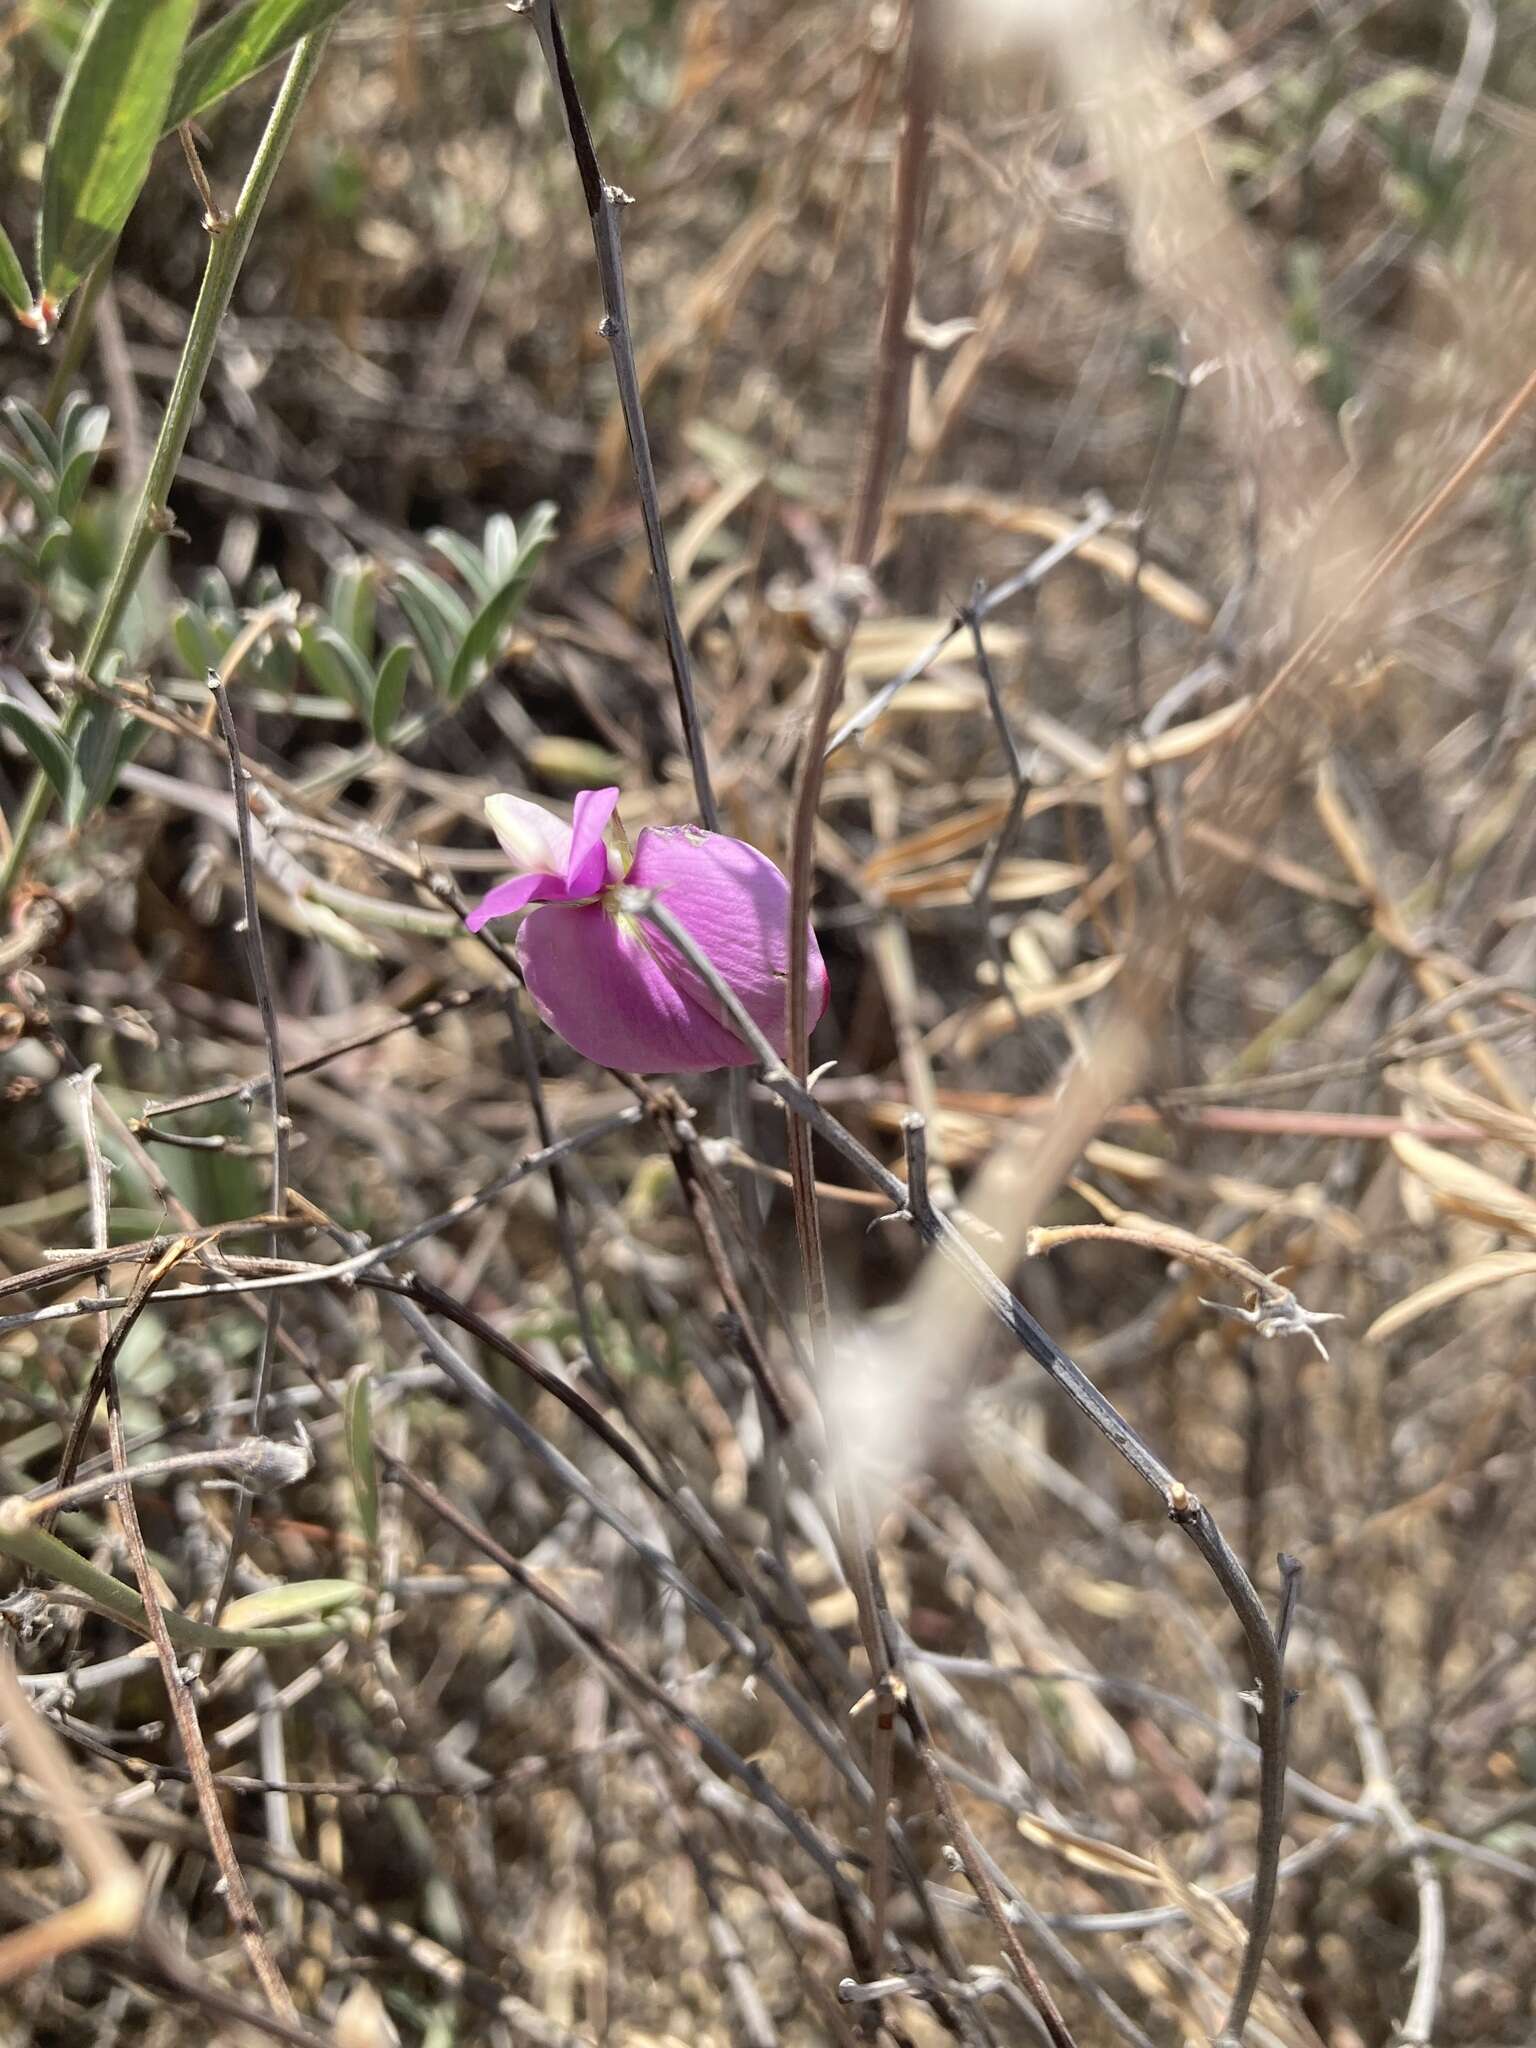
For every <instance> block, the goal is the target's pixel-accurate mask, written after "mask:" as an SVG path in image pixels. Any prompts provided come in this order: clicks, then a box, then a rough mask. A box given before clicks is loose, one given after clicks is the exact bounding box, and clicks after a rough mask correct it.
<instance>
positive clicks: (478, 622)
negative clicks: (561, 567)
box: [448, 508, 553, 704]
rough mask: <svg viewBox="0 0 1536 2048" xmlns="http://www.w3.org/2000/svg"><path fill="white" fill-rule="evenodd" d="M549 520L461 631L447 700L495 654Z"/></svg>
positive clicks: (530, 576) (540, 549)
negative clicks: (488, 601)
mask: <svg viewBox="0 0 1536 2048" xmlns="http://www.w3.org/2000/svg"><path fill="white" fill-rule="evenodd" d="M540 509H543V508H540ZM552 524H553V516H551V518H550V519H549V520H547V521H545V522H544V524H543V526H542V528H541V529H539V530H538V531H536V532H535V533H534V538H533V539H532V541H530V542H526V543H525V544H524V547H523V550H522V552H521V554H520V555H519V556H518V561H517V567H516V568H515V569H514V570H513V572H512V575H511V576H510V578H509V579H508V580H507V581H506V582H505V583H504V584H503V585H502V586H501V588H500V590H498V591H497V593H496V595H495V596H494V597H493V598H492V599H491V601H490V603H489V604H487V605H486V606H485V607H484V609H483V610H482V611H481V612H480V614H479V616H478V617H477V618H476V619H475V621H474V624H473V625H472V626H471V627H470V629H469V631H468V632H467V633H466V634H465V635H464V639H463V641H462V642H461V644H460V647H459V652H458V655H457V658H456V659H455V661H454V664H453V673H452V675H451V676H450V678H449V681H448V701H449V703H450V704H457V703H458V702H459V701H460V700H461V699H462V698H463V697H464V696H465V695H466V694H467V692H468V691H469V689H470V687H471V685H472V684H473V683H474V682H475V680H476V678H477V675H478V672H479V671H480V670H481V669H482V668H483V667H484V665H485V664H487V663H488V662H490V661H492V660H493V659H494V658H495V654H496V648H497V645H498V643H499V641H500V639H501V636H502V634H503V633H504V632H505V631H506V629H507V626H508V625H509V624H510V622H511V621H512V620H513V619H514V618H515V617H516V616H517V614H518V612H519V611H520V610H521V609H522V603H523V599H524V598H525V597H526V596H527V594H528V586H529V584H530V583H531V582H532V581H533V572H534V570H535V569H536V568H537V567H538V561H539V557H540V555H542V554H543V552H544V549H545V548H546V546H547V545H548V536H549V530H550V527H551V526H552ZM530 530H532V529H530Z"/></svg>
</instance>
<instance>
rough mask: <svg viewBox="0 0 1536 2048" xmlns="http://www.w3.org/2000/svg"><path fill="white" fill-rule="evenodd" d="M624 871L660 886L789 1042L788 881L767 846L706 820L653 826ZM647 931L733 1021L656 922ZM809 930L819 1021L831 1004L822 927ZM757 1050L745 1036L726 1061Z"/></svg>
mask: <svg viewBox="0 0 1536 2048" xmlns="http://www.w3.org/2000/svg"><path fill="white" fill-rule="evenodd" d="M627 879H628V881H629V883H630V885H631V886H632V887H634V888H636V889H654V890H655V891H656V893H657V896H658V898H659V900H660V901H661V903H662V905H663V907H664V908H665V909H667V910H669V911H670V912H671V913H672V915H673V916H674V917H675V918H676V919H677V921H678V923H679V924H681V925H682V926H683V927H684V928H685V930H686V931H687V932H688V934H689V936H690V937H691V938H693V939H694V940H696V941H697V943H698V946H699V949H700V951H701V952H702V953H703V954H704V956H705V958H706V959H707V960H708V961H709V963H710V965H711V966H712V967H713V968H714V969H715V970H716V972H717V973H718V974H719V976H720V978H721V980H722V981H724V982H725V983H726V985H727V987H729V988H730V990H731V991H732V993H733V994H734V995H735V996H736V998H737V1000H738V1001H739V1002H740V1003H741V1005H742V1007H743V1009H745V1010H746V1012H747V1014H748V1015H749V1016H750V1017H751V1018H752V1020H753V1022H754V1023H755V1024H756V1025H757V1026H758V1028H759V1029H760V1030H761V1031H762V1033H763V1035H764V1036H765V1037H766V1038H767V1039H768V1041H769V1043H770V1044H771V1045H772V1047H773V1049H774V1051H775V1052H777V1053H779V1054H780V1055H781V1056H782V1055H783V1054H784V1053H785V1051H786V1050H787V1044H788V1014H787V996H788V992H789V946H788V939H789V884H788V882H787V881H786V880H785V879H784V876H783V875H782V874H781V873H780V872H779V870H778V869H777V868H776V867H775V866H774V864H773V862H772V861H771V860H769V858H768V856H767V855H766V854H764V853H759V852H758V850H757V848H756V847H755V846H748V845H747V844H746V842H745V841H744V840H741V839H731V838H728V837H727V836H726V835H725V834H724V833H721V832H706V831H705V830H704V828H703V827H702V826H701V825H671V826H660V827H657V826H650V827H647V829H646V830H645V831H644V832H642V833H641V834H640V837H639V839H638V840H637V841H636V844H635V858H634V863H633V865H632V866H631V868H630V870H629V875H628V877H627ZM646 937H647V942H648V944H649V946H650V949H651V951H652V953H653V954H654V955H655V957H656V959H657V960H658V961H659V962H660V963H661V965H662V967H663V968H664V969H665V971H666V973H667V976H668V979H669V980H670V981H671V982H672V983H673V984H674V986H675V987H677V988H678V989H680V990H681V991H683V992H684V993H685V994H686V995H688V996H689V997H690V998H691V999H692V1001H693V1002H694V1003H695V1004H696V1005H697V1006H698V1007H700V1008H701V1009H703V1010H706V1011H707V1012H708V1013H709V1014H710V1015H711V1016H713V1017H716V1018H717V1019H718V1020H719V1022H720V1023H721V1025H722V1027H723V1028H725V1029H730V1026H729V1025H728V1024H727V1023H726V1019H725V1013H724V1011H723V1009H722V1008H721V1005H720V1001H719V998H718V997H717V996H716V995H715V993H714V991H713V990H712V989H711V988H710V987H709V984H708V983H707V982H705V981H704V980H702V979H701V977H700V976H699V975H698V974H697V973H695V971H694V969H693V968H692V967H691V966H690V965H689V963H688V962H687V961H686V960H685V959H684V958H683V956H682V955H681V954H680V953H679V952H678V951H677V950H676V948H675V947H674V946H673V945H672V944H671V942H670V941H669V940H668V939H667V937H666V935H665V934H664V933H663V932H661V931H660V930H659V929H658V928H657V927H656V926H654V925H652V926H651V927H650V928H649V930H648V932H647V934H646ZM809 939H810V946H809V952H808V954H807V960H806V994H807V998H808V1000H807V1005H806V1015H807V1018H808V1021H809V1023H810V1024H811V1026H812V1027H813V1028H814V1026H815V1025H816V1024H818V1023H819V1022H820V1020H821V1018H822V1016H823V1014H824V1013H825V1011H826V1007H827V993H828V989H827V970H826V966H825V963H824V962H823V960H822V957H821V949H820V947H819V946H818V945H817V944H816V934H815V933H814V932H812V933H810V934H809ZM731 1036H732V1038H735V1037H736V1034H735V1032H734V1031H731ZM752 1058H753V1055H752V1053H751V1052H750V1051H748V1050H747V1048H745V1047H744V1046H743V1047H741V1048H740V1051H739V1053H738V1056H737V1057H736V1058H734V1059H732V1060H730V1061H722V1062H721V1064H722V1065H731V1066H746V1065H750V1064H751V1061H752Z"/></svg>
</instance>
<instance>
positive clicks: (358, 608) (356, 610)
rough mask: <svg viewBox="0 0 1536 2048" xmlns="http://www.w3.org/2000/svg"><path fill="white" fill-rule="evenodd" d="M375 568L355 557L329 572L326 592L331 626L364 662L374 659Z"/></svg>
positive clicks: (326, 606) (326, 603) (326, 605)
mask: <svg viewBox="0 0 1536 2048" xmlns="http://www.w3.org/2000/svg"><path fill="white" fill-rule="evenodd" d="M374 594H375V582H374V567H373V564H372V563H371V562H363V561H359V560H357V559H356V558H355V557H354V558H353V559H351V560H350V561H346V562H342V563H340V564H339V565H338V566H337V567H336V568H334V569H333V570H332V571H331V574H330V577H329V580H328V581H327V584H326V591H325V608H326V610H327V612H329V614H330V618H331V624H332V625H333V626H334V627H335V628H336V630H337V632H338V633H339V634H340V635H341V636H342V638H343V639H344V640H350V641H351V643H352V645H353V646H354V647H355V648H356V649H357V651H358V653H359V654H360V655H361V656H362V657H363V660H364V661H371V660H372V659H373V609H374V604H373V601H374Z"/></svg>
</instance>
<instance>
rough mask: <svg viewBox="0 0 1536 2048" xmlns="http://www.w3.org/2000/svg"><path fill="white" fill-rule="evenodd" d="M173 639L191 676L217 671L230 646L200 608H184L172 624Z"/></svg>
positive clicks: (194, 606)
mask: <svg viewBox="0 0 1536 2048" xmlns="http://www.w3.org/2000/svg"><path fill="white" fill-rule="evenodd" d="M171 638H172V640H173V641H175V643H176V652H177V653H178V654H179V655H180V656H181V659H182V663H183V665H184V666H185V668H186V671H187V674H188V675H189V676H201V675H205V674H206V673H207V671H208V670H209V669H211V668H217V667H218V665H219V663H220V662H221V661H222V660H223V659H224V654H225V650H226V649H227V648H228V646H229V642H228V640H227V639H222V638H221V637H220V636H219V635H218V634H217V633H215V632H214V630H213V628H212V626H210V625H209V623H208V620H207V617H206V615H205V614H204V613H202V612H201V611H199V610H198V608H197V606H196V605H190V604H189V605H183V606H182V608H181V610H180V611H179V612H178V613H177V614H176V616H175V618H174V619H172V621H171Z"/></svg>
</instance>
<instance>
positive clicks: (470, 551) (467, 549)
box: [427, 526, 500, 606]
mask: <svg viewBox="0 0 1536 2048" xmlns="http://www.w3.org/2000/svg"><path fill="white" fill-rule="evenodd" d="M427 539H428V540H429V541H430V542H431V543H432V545H433V547H435V548H436V549H437V552H438V553H439V554H440V555H442V556H443V557H444V559H445V560H447V561H449V562H452V564H453V566H454V568H455V569H457V570H458V572H459V574H460V575H461V576H462V577H463V579H464V581H465V582H466V583H467V584H468V585H469V593H470V596H471V597H473V599H474V600H475V603H476V605H477V606H479V605H482V604H485V603H487V602H488V601H489V600H490V598H491V597H492V595H493V594H494V592H495V589H496V585H497V583H498V581H499V580H500V579H499V578H498V577H495V576H493V575H491V573H490V571H489V570H488V569H487V567H486V565H485V563H484V561H483V560H482V559H481V556H480V551H479V549H478V548H476V547H475V546H474V545H473V544H472V543H471V542H469V541H467V540H465V538H464V536H463V535H462V534H458V533H453V532H452V531H450V529H449V528H448V527H446V526H434V527H433V529H432V531H431V532H430V533H429V534H428V535H427Z"/></svg>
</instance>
